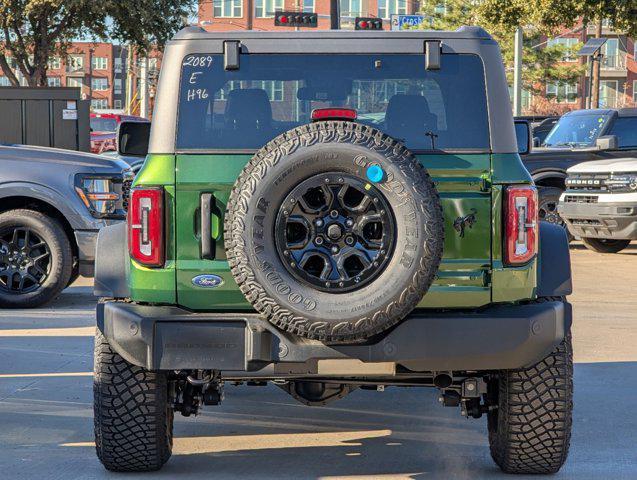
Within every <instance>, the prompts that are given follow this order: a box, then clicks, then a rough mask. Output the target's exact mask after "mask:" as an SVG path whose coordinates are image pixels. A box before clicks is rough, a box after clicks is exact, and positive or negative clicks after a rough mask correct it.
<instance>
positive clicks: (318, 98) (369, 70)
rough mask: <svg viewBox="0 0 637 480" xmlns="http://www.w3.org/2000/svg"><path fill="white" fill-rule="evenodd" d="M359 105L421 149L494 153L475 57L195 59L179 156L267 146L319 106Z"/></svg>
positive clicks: (186, 65)
mask: <svg viewBox="0 0 637 480" xmlns="http://www.w3.org/2000/svg"><path fill="white" fill-rule="evenodd" d="M326 107H346V108H353V109H355V110H356V111H357V112H358V121H359V122H361V123H364V124H367V125H371V126H374V127H376V128H379V129H380V130H382V131H384V132H386V133H388V134H389V135H392V136H393V137H395V138H397V139H399V140H401V141H403V142H404V143H405V144H406V145H407V146H408V147H410V148H411V149H413V150H438V149H443V150H444V149H454V150H455V149H470V150H474V149H478V150H486V149H488V148H489V131H488V116H487V107H486V92H485V84H484V70H483V66H482V62H481V60H480V58H479V57H477V56H474V55H444V56H443V57H442V68H441V69H440V70H425V59H424V57H423V56H422V55H320V54H317V55H243V56H241V68H240V69H239V70H229V71H226V70H224V64H223V56H222V55H191V56H188V57H186V58H185V59H184V61H183V66H182V76H181V88H180V97H179V115H178V129H177V148H178V149H179V150H191V149H197V150H208V149H236V150H243V149H247V150H252V149H257V148H260V147H262V146H263V145H264V144H265V143H267V142H268V141H269V140H271V139H272V138H274V137H275V136H277V135H279V134H281V133H283V132H285V131H287V130H290V129H291V128H294V127H296V126H298V125H303V124H306V123H309V122H310V121H311V120H310V115H311V113H312V110H313V109H316V108H326Z"/></svg>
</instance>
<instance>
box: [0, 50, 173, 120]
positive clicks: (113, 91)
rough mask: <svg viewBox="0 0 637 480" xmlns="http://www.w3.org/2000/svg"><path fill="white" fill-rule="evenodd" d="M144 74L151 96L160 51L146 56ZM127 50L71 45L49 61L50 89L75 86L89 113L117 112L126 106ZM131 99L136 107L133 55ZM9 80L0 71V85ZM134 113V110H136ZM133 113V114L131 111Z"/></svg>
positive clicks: (136, 72) (137, 65)
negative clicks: (147, 76) (145, 74)
mask: <svg viewBox="0 0 637 480" xmlns="http://www.w3.org/2000/svg"><path fill="white" fill-rule="evenodd" d="M148 57H149V62H148V67H149V68H148V73H149V85H150V92H151V94H152V93H153V92H154V85H155V83H156V80H157V77H158V74H159V67H160V65H161V52H159V51H157V50H153V51H151V52H150V53H149V55H148ZM127 61H128V49H127V47H124V46H121V45H115V44H112V43H106V42H73V43H72V44H71V46H70V47H69V49H68V51H67V56H66V57H60V56H54V57H52V58H51V59H50V60H49V68H48V71H47V80H48V83H49V86H52V87H77V88H81V90H82V97H83V98H87V99H88V98H91V108H92V109H93V110H107V109H108V110H121V109H123V108H125V107H126V78H127V77H126V74H127ZM133 61H134V65H133V80H134V83H133V98H134V99H136V100H137V101H134V107H135V106H136V105H137V104H138V95H136V92H137V90H138V88H139V74H140V66H141V61H142V59H141V58H138V57H137V55H135V56H134V60H133ZM11 66H12V67H13V70H14V72H16V74H17V76H18V79H19V80H20V83H21V84H23V85H26V81H25V80H24V78H21V75H20V72H19V70H18V69H17V68H15V65H11ZM9 85H10V83H9V79H8V78H7V77H5V76H4V75H3V74H2V71H0V86H9ZM137 110H138V108H137ZM133 113H135V112H133Z"/></svg>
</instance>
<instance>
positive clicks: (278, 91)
mask: <svg viewBox="0 0 637 480" xmlns="http://www.w3.org/2000/svg"><path fill="white" fill-rule="evenodd" d="M261 88H262V89H263V90H265V91H266V92H268V98H269V99H270V101H271V102H282V101H283V82H282V81H281V80H263V81H262V82H261Z"/></svg>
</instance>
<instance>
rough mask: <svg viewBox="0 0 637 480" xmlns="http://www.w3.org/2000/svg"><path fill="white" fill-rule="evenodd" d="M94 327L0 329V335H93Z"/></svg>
mask: <svg viewBox="0 0 637 480" xmlns="http://www.w3.org/2000/svg"><path fill="white" fill-rule="evenodd" d="M93 336H95V327H68V328H15V329H5V330H0V337H93Z"/></svg>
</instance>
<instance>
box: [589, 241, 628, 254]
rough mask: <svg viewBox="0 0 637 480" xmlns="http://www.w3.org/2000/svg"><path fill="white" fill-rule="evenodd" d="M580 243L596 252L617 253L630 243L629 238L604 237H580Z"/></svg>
mask: <svg viewBox="0 0 637 480" xmlns="http://www.w3.org/2000/svg"><path fill="white" fill-rule="evenodd" d="M582 243H584V246H585V247H586V248H588V249H589V250H592V251H593V252H597V253H618V252H621V251H622V250H623V249H624V248H626V247H627V246H628V245H630V240H613V239H606V238H582Z"/></svg>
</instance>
